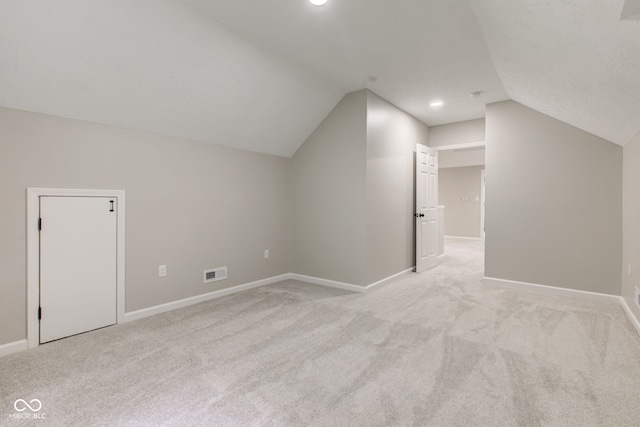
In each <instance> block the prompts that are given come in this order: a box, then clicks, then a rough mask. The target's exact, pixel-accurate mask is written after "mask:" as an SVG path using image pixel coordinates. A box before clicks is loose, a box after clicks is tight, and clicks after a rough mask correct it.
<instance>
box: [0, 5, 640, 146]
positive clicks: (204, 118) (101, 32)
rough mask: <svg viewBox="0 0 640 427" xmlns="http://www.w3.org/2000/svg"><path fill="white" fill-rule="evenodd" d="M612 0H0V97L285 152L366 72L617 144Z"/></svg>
mask: <svg viewBox="0 0 640 427" xmlns="http://www.w3.org/2000/svg"><path fill="white" fill-rule="evenodd" d="M627 1H636V0H627ZM623 3H624V1H623V0H580V1H577V0H574V1H570V0H528V1H517V2H514V1H507V0H473V1H470V0H461V1H450V0H395V1H393V2H391V1H387V0H329V3H328V4H327V5H326V6H324V7H315V6H312V5H310V4H309V3H308V2H307V1H306V0H279V1H264V0H92V1H86V0H60V1H47V0H2V1H0V106H3V107H9V108H17V109H22V110H27V111H34V112H40V113H46V114H51V115H56V116H62V117H69V118H76V119H81V120H88V121H93V122H98V123H104V124H108V125H113V126H118V127H125V128H131V129H138V130H143V131H150V132H155V133H160V134H164V135H169V136H176V137H181V138H186V139H191V140H195V141H201V142H208V143H215V144H221V145H228V146H232V147H237V148H241V149H246V150H252V151H258V152H264V153H270V154H276V155H280V156H286V157H289V156H291V155H293V153H294V152H295V151H296V150H297V148H298V147H299V146H300V145H301V144H302V143H303V142H304V140H305V139H306V138H307V136H308V135H310V134H311V132H313V130H314V129H315V127H316V126H317V125H318V124H319V123H320V122H321V121H322V120H323V119H324V117H326V115H327V114H328V113H329V111H330V110H331V109H332V108H333V106H334V105H335V104H336V103H337V102H338V101H339V100H340V98H341V97H342V96H343V95H344V94H345V93H348V92H351V91H354V90H358V89H362V88H365V87H368V88H370V89H371V90H373V91H374V92H376V93H377V94H379V95H380V96H382V97H384V98H386V99H387V100H389V101H390V102H392V103H394V104H395V105H397V106H398V107H400V108H402V109H404V110H405V111H407V112H409V113H410V114H413V115H414V116H415V117H417V118H418V119H420V120H422V121H424V122H425V123H427V124H428V125H438V124H445V123H450V122H456V121H462V120H468V119H474V118H479V117H483V115H484V106H485V104H486V103H489V102H495V101H500V100H504V99H514V100H515V101H518V102H520V103H522V104H524V105H527V106H529V107H531V108H534V109H536V110H538V111H541V112H543V113H545V114H548V115H551V116H553V117H556V118H558V119H560V120H563V121H565V122H568V123H570V124H572V125H574V126H577V127H579V128H581V129H584V130H586V131H589V132H592V133H594V134H596V135H599V136H601V137H604V138H606V139H609V140H611V141H613V142H616V143H619V144H624V143H626V142H627V141H629V140H630V139H631V137H632V136H633V135H635V134H636V133H638V132H639V131H640V82H639V80H638V77H637V76H638V75H640V73H639V71H640V24H638V22H632V21H622V20H620V16H621V13H622V8H623ZM474 91H482V94H481V95H480V96H479V97H477V98H471V97H470V96H469V94H470V93H471V92H474ZM436 98H440V99H442V100H444V102H445V105H444V107H442V108H441V109H438V110H433V109H431V108H429V106H428V104H429V102H430V101H431V100H433V99H436ZM3 143H5V142H4V141H3Z"/></svg>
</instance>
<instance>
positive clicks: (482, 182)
mask: <svg viewBox="0 0 640 427" xmlns="http://www.w3.org/2000/svg"><path fill="white" fill-rule="evenodd" d="M484 167H485V169H482V170H480V237H482V238H483V239H484V199H485V176H484V171H485V170H486V168H487V165H486V164H485V166H484Z"/></svg>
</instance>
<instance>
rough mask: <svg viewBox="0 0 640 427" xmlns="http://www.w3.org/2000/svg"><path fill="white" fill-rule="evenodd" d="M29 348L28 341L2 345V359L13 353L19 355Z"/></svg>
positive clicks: (0, 350) (0, 352)
mask: <svg viewBox="0 0 640 427" xmlns="http://www.w3.org/2000/svg"><path fill="white" fill-rule="evenodd" d="M28 348H29V344H28V343H27V340H26V339H24V340H20V341H14V342H10V343H7V344H2V345H0V357H4V356H8V355H10V354H13V353H19V352H21V351H25V350H27V349H28Z"/></svg>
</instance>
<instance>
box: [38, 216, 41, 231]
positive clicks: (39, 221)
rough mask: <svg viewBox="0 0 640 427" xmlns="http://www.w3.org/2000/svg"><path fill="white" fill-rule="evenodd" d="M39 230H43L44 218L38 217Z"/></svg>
mask: <svg viewBox="0 0 640 427" xmlns="http://www.w3.org/2000/svg"><path fill="white" fill-rule="evenodd" d="M38 230H42V218H38Z"/></svg>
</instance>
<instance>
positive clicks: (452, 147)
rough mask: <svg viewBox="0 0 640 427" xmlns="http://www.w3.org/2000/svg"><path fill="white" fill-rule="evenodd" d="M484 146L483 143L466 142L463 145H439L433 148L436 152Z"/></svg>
mask: <svg viewBox="0 0 640 427" xmlns="http://www.w3.org/2000/svg"><path fill="white" fill-rule="evenodd" d="M485 146H486V143H485V141H478V142H466V143H464V144H451V145H440V146H436V147H431V148H435V149H436V151H449V150H464V149H465V148H480V147H482V148H484V147H485Z"/></svg>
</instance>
